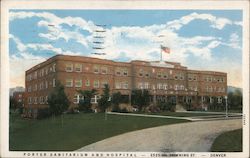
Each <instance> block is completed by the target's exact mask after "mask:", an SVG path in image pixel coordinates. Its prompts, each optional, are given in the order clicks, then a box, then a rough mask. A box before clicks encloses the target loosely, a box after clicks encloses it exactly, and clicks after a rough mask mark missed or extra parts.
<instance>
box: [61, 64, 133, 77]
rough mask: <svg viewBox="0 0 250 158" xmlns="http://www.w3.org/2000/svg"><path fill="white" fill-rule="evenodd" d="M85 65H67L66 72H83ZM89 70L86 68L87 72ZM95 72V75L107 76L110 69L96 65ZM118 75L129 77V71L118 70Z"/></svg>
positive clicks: (125, 69) (124, 69)
mask: <svg viewBox="0 0 250 158" xmlns="http://www.w3.org/2000/svg"><path fill="white" fill-rule="evenodd" d="M82 68H83V65H82V64H79V63H76V64H73V63H66V65H65V71H66V72H73V71H75V72H82ZM88 69H89V68H88V67H86V68H85V70H88ZM93 72H94V73H95V74H98V73H100V74H107V73H108V67H106V66H99V65H94V66H93ZM115 72H116V75H117V76H128V69H127V68H116V71H115Z"/></svg>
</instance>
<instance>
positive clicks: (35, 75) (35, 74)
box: [34, 71, 37, 79]
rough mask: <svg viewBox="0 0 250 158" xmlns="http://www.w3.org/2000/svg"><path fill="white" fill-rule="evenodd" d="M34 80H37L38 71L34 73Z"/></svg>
mask: <svg viewBox="0 0 250 158" xmlns="http://www.w3.org/2000/svg"><path fill="white" fill-rule="evenodd" d="M34 79H37V71H35V72H34Z"/></svg>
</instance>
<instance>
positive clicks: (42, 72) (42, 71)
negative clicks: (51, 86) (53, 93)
mask: <svg viewBox="0 0 250 158" xmlns="http://www.w3.org/2000/svg"><path fill="white" fill-rule="evenodd" d="M43 75H44V69H42V70H41V77H42V76H43Z"/></svg>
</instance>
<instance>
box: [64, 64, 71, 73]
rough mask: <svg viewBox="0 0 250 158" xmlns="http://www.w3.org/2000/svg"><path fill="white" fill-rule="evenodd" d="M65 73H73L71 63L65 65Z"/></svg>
mask: <svg viewBox="0 0 250 158" xmlns="http://www.w3.org/2000/svg"><path fill="white" fill-rule="evenodd" d="M65 71H66V72H73V63H66V64H65Z"/></svg>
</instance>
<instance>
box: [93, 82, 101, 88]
mask: <svg viewBox="0 0 250 158" xmlns="http://www.w3.org/2000/svg"><path fill="white" fill-rule="evenodd" d="M93 87H94V88H99V87H100V82H99V80H95V81H94V85H93Z"/></svg>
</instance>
